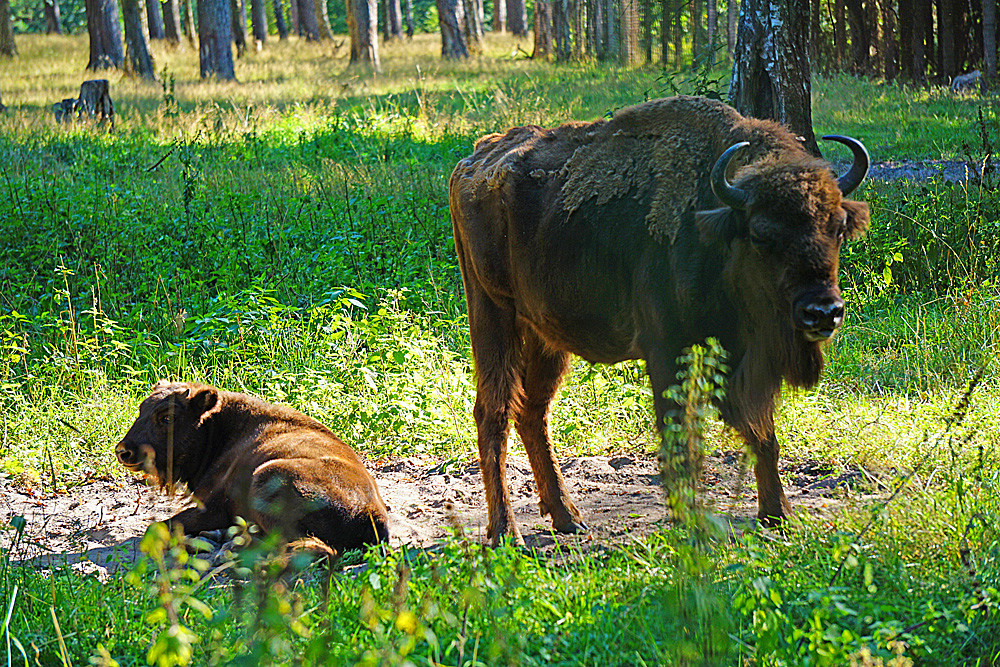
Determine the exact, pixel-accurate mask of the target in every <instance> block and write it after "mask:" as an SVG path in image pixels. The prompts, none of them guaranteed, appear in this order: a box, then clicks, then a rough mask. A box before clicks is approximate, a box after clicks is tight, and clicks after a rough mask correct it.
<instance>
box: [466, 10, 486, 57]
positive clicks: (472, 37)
mask: <svg viewBox="0 0 1000 667" xmlns="http://www.w3.org/2000/svg"><path fill="white" fill-rule="evenodd" d="M462 5H463V7H462V9H463V11H464V12H465V26H464V30H465V45H466V47H468V49H469V52H470V53H481V52H482V50H483V4H482V0H462Z"/></svg>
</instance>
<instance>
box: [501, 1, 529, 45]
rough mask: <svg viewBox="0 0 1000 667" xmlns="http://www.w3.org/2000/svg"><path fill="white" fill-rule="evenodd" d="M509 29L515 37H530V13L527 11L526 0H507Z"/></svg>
mask: <svg viewBox="0 0 1000 667" xmlns="http://www.w3.org/2000/svg"><path fill="white" fill-rule="evenodd" d="M495 1H496V2H503V1H504V0H495ZM507 29H508V30H510V31H511V33H512V34H513V35H514V36H515V37H527V36H528V11H527V9H525V5H524V0H507Z"/></svg>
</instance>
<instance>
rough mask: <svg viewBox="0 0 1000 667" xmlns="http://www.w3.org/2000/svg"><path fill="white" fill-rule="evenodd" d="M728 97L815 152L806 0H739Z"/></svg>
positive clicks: (743, 110)
mask: <svg viewBox="0 0 1000 667" xmlns="http://www.w3.org/2000/svg"><path fill="white" fill-rule="evenodd" d="M729 99H730V104H732V105H733V106H734V107H736V109H737V110H738V111H739V112H740V113H741V114H743V115H744V116H752V117H754V118H769V119H772V120H776V121H778V122H779V123H783V124H784V125H786V126H788V127H789V128H790V129H791V130H792V132H794V133H796V134H798V135H800V136H802V137H803V138H804V139H805V146H806V148H807V150H809V151H810V152H811V153H813V154H814V155H819V154H820V153H819V147H818V146H817V145H816V137H815V135H814V134H813V128H812V92H811V80H810V72H809V2H808V0H744V1H743V3H742V6H741V7H740V25H739V31H738V34H737V39H736V61H735V62H734V63H733V77H732V81H731V82H730V84H729Z"/></svg>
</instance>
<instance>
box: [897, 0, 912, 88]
mask: <svg viewBox="0 0 1000 667" xmlns="http://www.w3.org/2000/svg"><path fill="white" fill-rule="evenodd" d="M898 16H899V73H900V75H901V76H902V77H903V78H904V79H907V80H910V81H912V80H913V0H899V13H898Z"/></svg>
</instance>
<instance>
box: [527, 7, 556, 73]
mask: <svg viewBox="0 0 1000 667" xmlns="http://www.w3.org/2000/svg"><path fill="white" fill-rule="evenodd" d="M534 13H535V16H534V18H535V48H534V49H532V51H531V57H532V58H534V59H539V58H547V57H549V56H550V55H552V50H553V47H554V44H553V42H554V39H553V35H552V2H551V1H550V0H535V12H534Z"/></svg>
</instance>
